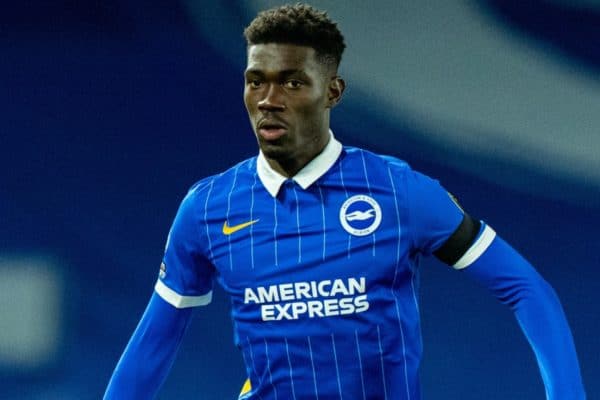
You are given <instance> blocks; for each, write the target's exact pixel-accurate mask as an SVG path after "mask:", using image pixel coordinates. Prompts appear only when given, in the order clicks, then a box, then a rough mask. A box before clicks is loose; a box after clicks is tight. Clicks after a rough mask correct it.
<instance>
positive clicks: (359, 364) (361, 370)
mask: <svg viewBox="0 0 600 400" xmlns="http://www.w3.org/2000/svg"><path fill="white" fill-rule="evenodd" d="M354 338H355V339H356V353H357V354H358V366H359V367H360V384H361V386H362V394H363V400H367V393H366V392H365V375H364V373H363V365H362V357H361V355H360V343H359V341H358V332H357V331H356V330H355V331H354Z"/></svg>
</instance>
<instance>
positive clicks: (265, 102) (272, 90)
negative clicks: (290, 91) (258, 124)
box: [258, 84, 285, 111]
mask: <svg viewBox="0 0 600 400" xmlns="http://www.w3.org/2000/svg"><path fill="white" fill-rule="evenodd" d="M281 91H282V88H281V87H280V85H277V84H271V85H268V87H267V88H266V90H265V91H264V96H263V97H262V99H261V100H260V101H259V102H258V109H259V110H261V111H283V110H285V103H284V101H283V97H282V93H281Z"/></svg>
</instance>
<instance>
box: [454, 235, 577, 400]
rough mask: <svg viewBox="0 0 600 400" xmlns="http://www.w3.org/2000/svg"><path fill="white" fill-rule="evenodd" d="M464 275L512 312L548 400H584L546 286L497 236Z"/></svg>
mask: <svg viewBox="0 0 600 400" xmlns="http://www.w3.org/2000/svg"><path fill="white" fill-rule="evenodd" d="M464 271H465V273H466V274H467V275H469V276H471V277H472V278H474V279H475V280H476V281H478V282H479V283H481V284H483V285H484V286H485V287H487V288H488V289H490V290H491V291H492V292H493V293H494V295H495V296H496V297H497V298H498V299H499V300H500V301H501V302H502V303H503V304H506V305H508V306H509V307H510V308H511V309H512V310H513V312H514V313H515V316H516V318H517V320H518V322H519V325H520V326H521V329H522V330H523V332H524V334H525V336H526V337H527V340H528V341H529V343H530V345H531V347H532V349H533V351H534V353H535V356H536V359H537V362H538V366H539V368H540V372H541V375H542V379H543V381H544V386H545V388H546V395H547V398H548V399H549V400H571V399H577V400H579V399H585V392H584V388H583V383H582V380H581V374H580V371H579V363H578V360H577V355H576V352H575V345H574V343H573V338H572V335H571V331H570V329H569V325H568V323H567V320H566V317H565V315H564V312H563V309H562V307H561V305H560V302H559V300H558V297H557V296H556V293H555V292H554V290H553V289H552V288H551V287H550V285H549V284H548V283H547V282H546V281H545V280H544V279H543V278H542V277H541V276H540V275H539V274H538V273H537V272H536V271H535V269H534V268H533V267H532V266H531V265H530V264H529V263H528V262H527V261H526V260H525V259H524V258H523V257H521V256H520V255H519V254H518V253H517V252H516V251H515V250H514V249H513V248H512V247H510V246H509V245H508V244H507V243H506V242H504V241H503V240H502V239H501V238H499V237H496V238H495V239H494V241H493V242H492V244H491V245H490V247H489V248H488V249H487V250H486V251H485V252H484V253H483V254H482V255H481V257H480V258H479V259H477V261H475V262H474V263H473V264H471V265H470V266H469V267H468V268H465V270H464Z"/></svg>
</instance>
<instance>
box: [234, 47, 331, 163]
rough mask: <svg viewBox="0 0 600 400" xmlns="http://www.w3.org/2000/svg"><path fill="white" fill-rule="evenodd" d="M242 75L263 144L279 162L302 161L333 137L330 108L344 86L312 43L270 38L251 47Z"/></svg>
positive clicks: (248, 106)
mask: <svg viewBox="0 0 600 400" xmlns="http://www.w3.org/2000/svg"><path fill="white" fill-rule="evenodd" d="M244 75H245V86H244V102H245V104H246V109H247V110H248V116H249V117H250V124H251V125H252V128H253V129H254V132H255V134H256V137H257V139H258V144H259V147H260V149H261V150H262V152H263V153H264V155H265V156H266V157H267V159H269V160H270V161H275V162H276V163H278V164H279V165H290V164H291V165H298V166H299V167H302V166H304V165H305V164H306V163H308V162H309V161H310V160H311V159H312V158H314V157H315V156H316V155H317V154H319V153H320V152H321V151H322V150H323V147H324V146H325V145H326V144H327V141H328V139H329V109H330V108H331V107H332V106H333V105H335V103H336V102H337V101H338V100H339V98H340V97H341V94H342V91H343V87H342V88H341V89H339V86H340V83H339V82H337V81H336V78H335V77H334V76H333V75H335V71H328V68H327V67H326V66H324V65H323V64H321V63H319V62H318V61H317V58H316V53H315V50H314V49H312V48H310V47H305V46H296V45H291V44H277V43H269V44H257V45H252V46H250V47H249V48H248V66H247V68H246V71H245V74H244ZM330 75H331V76H330ZM338 80H339V79H338ZM339 81H341V80H339ZM332 82H333V83H332ZM341 82H342V83H341V84H343V81H341ZM338 92H339V93H338ZM284 169H285V168H284ZM292 169H294V168H293V167H292ZM286 172H290V171H289V168H288V171H286ZM292 172H293V173H295V172H297V171H292Z"/></svg>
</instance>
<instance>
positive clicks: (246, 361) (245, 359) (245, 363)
mask: <svg viewBox="0 0 600 400" xmlns="http://www.w3.org/2000/svg"><path fill="white" fill-rule="evenodd" d="M248 348H249V350H250V358H251V359H252V372H251V373H253V374H254V375H256V376H258V374H257V373H256V368H255V367H254V358H253V356H252V346H248ZM242 358H243V359H244V365H248V359H247V358H246V353H244V352H243V351H242ZM248 379H250V381H252V379H251V378H250V376H248ZM247 395H248V393H247V394H246V396H247ZM256 395H257V396H258V398H259V399H260V400H262V397H261V395H260V394H258V393H256Z"/></svg>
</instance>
